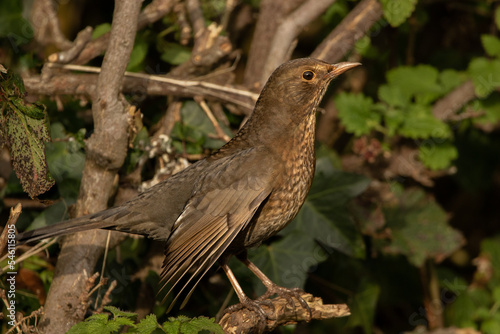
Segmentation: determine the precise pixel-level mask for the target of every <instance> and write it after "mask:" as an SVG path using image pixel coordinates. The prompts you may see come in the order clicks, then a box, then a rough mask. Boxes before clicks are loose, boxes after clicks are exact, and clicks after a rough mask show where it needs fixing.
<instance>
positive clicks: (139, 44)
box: [127, 36, 149, 72]
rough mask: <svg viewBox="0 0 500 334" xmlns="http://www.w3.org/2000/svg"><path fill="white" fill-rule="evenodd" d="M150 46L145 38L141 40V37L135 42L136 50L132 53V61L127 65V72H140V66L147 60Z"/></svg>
mask: <svg viewBox="0 0 500 334" xmlns="http://www.w3.org/2000/svg"><path fill="white" fill-rule="evenodd" d="M148 47H149V44H148V42H147V41H146V40H145V39H144V38H139V36H138V37H137V38H136V40H135V44H134V48H133V49H132V52H131V53H130V60H129V62H128V65H127V71H132V72H133V71H138V70H139V69H140V68H139V67H140V65H141V64H142V63H143V61H144V59H146V55H147V54H148Z"/></svg>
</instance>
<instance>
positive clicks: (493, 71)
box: [467, 58, 500, 97]
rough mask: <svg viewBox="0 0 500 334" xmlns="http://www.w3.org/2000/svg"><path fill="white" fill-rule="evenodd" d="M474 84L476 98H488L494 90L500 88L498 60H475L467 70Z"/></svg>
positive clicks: (499, 63)
mask: <svg viewBox="0 0 500 334" xmlns="http://www.w3.org/2000/svg"><path fill="white" fill-rule="evenodd" d="M467 71H468V73H469V75H470V76H471V78H472V82H473V83H474V89H475V93H476V95H477V96H478V97H486V96H488V95H489V94H490V93H491V92H492V91H493V90H494V89H495V88H498V87H500V60H498V59H495V60H489V59H486V58H475V59H473V60H472V61H471V62H470V63H469V68H468V69H467Z"/></svg>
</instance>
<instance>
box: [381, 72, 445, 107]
mask: <svg viewBox="0 0 500 334" xmlns="http://www.w3.org/2000/svg"><path fill="white" fill-rule="evenodd" d="M386 76H387V82H388V84H389V85H392V86H396V87H398V90H399V91H400V94H401V97H399V99H400V100H402V101H407V100H408V101H409V100H410V98H411V97H415V99H416V100H417V101H416V102H417V103H421V104H429V103H430V102H432V101H433V100H434V99H436V98H437V97H438V96H439V95H440V93H441V91H442V88H441V86H440V85H439V84H438V82H437V80H438V76H439V72H438V70H436V69H435V68H434V67H432V66H429V65H418V66H400V67H397V68H395V69H392V70H390V71H388V72H387V75H386Z"/></svg>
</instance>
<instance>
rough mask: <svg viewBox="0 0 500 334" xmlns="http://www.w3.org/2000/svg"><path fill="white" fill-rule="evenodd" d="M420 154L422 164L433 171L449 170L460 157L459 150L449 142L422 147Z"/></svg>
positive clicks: (419, 150)
mask: <svg viewBox="0 0 500 334" xmlns="http://www.w3.org/2000/svg"><path fill="white" fill-rule="evenodd" d="M418 152H419V157H420V160H421V161H422V163H423V164H424V165H425V166H426V167H428V168H430V169H433V170H439V169H444V168H448V167H449V166H450V165H451V162H452V161H453V160H455V159H456V158H457V157H458V150H457V148H456V147H455V146H454V145H452V144H451V143H449V142H445V143H439V144H438V143H434V142H433V143H432V145H430V146H429V145H421V146H420V147H419V149H418Z"/></svg>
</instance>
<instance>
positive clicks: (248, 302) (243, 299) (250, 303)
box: [221, 261, 272, 333]
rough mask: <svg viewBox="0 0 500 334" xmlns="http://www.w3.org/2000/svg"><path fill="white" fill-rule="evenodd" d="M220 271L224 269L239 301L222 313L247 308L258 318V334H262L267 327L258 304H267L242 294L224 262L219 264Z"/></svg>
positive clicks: (262, 311) (264, 316)
mask: <svg viewBox="0 0 500 334" xmlns="http://www.w3.org/2000/svg"><path fill="white" fill-rule="evenodd" d="M221 267H222V269H224V272H225V273H226V275H227V278H229V282H231V285H232V286H233V289H234V291H235V292H236V294H237V295H238V299H239V300H240V304H236V305H232V306H229V307H228V308H227V309H226V310H225V311H224V313H228V312H229V313H230V312H235V311H238V310H240V309H242V308H247V309H249V310H252V311H255V312H256V313H257V314H258V316H259V333H264V332H265V329H266V326H267V313H266V312H264V310H263V309H262V307H261V306H260V304H267V303H265V302H262V301H256V300H252V299H250V298H248V297H247V295H246V294H245V292H243V289H242V288H241V286H240V284H239V283H238V281H237V280H236V277H235V276H234V274H233V271H232V270H231V268H229V266H228V265H227V263H226V261H223V262H222V264H221ZM271 305H272V304H271Z"/></svg>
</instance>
